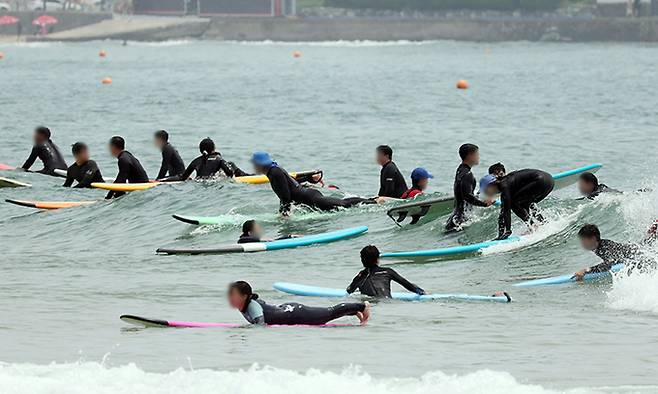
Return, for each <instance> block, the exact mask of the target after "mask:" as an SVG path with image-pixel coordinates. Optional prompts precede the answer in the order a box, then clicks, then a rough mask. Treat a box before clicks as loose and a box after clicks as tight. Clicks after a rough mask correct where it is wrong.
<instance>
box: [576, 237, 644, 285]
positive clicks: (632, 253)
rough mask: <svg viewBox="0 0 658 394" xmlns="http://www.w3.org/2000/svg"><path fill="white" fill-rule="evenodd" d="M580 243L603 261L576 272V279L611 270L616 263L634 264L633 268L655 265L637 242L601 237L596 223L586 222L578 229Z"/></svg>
mask: <svg viewBox="0 0 658 394" xmlns="http://www.w3.org/2000/svg"><path fill="white" fill-rule="evenodd" d="M578 238H579V239H580V245H581V246H582V247H583V249H585V250H589V251H592V252H594V254H595V255H597V256H598V257H599V258H601V260H603V262H602V263H600V264H597V265H595V266H592V267H589V268H585V269H582V270H580V271H578V272H576V273H575V274H574V279H576V280H583V277H584V276H585V274H589V273H592V272H607V271H610V269H611V268H612V266H613V265H615V264H620V263H621V264H632V265H633V268H640V269H642V268H646V267H655V262H654V261H653V260H651V259H649V258H647V257H646V256H644V254H643V253H642V249H641V248H640V246H639V245H636V244H631V243H627V244H622V243H619V242H615V241H611V240H609V239H601V231H600V230H599V228H598V227H597V226H596V225H594V224H586V225H584V226H583V227H581V228H580V230H579V231H578Z"/></svg>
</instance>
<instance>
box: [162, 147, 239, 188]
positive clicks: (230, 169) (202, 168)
mask: <svg viewBox="0 0 658 394" xmlns="http://www.w3.org/2000/svg"><path fill="white" fill-rule="evenodd" d="M199 152H201V156H199V157H197V158H196V159H194V160H192V162H191V163H190V165H189V166H187V168H186V169H185V172H183V174H182V175H179V176H173V177H169V178H165V179H164V181H165V182H169V181H186V180H188V179H189V178H190V176H191V175H192V173H193V172H196V179H212V178H215V177H217V175H218V174H219V172H220V171H222V172H224V174H225V175H226V176H227V177H229V178H232V177H234V176H248V175H251V174H248V173H246V172H244V171H242V170H241V169H240V168H238V166H236V165H235V163H233V162H229V161H226V160H224V158H223V157H222V155H221V153H219V152H217V151H216V150H215V142H214V141H213V140H211V139H210V138H204V139H203V140H201V142H200V143H199Z"/></svg>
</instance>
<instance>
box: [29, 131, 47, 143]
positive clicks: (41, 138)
mask: <svg viewBox="0 0 658 394" xmlns="http://www.w3.org/2000/svg"><path fill="white" fill-rule="evenodd" d="M32 139H33V140H34V143H35V144H43V143H44V142H46V138H45V137H44V136H42V135H41V134H39V133H37V132H36V131H35V132H34V134H33V135H32Z"/></svg>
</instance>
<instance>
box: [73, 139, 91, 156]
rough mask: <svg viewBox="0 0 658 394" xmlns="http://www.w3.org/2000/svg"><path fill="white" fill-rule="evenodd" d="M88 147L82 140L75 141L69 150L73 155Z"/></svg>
mask: <svg viewBox="0 0 658 394" xmlns="http://www.w3.org/2000/svg"><path fill="white" fill-rule="evenodd" d="M88 149H89V148H87V144H85V143H84V142H76V143H75V144H73V145H71V152H72V153H73V154H74V155H77V154H78V153H82V152H84V151H86V150H88Z"/></svg>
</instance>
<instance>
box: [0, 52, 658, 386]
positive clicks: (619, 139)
mask: <svg viewBox="0 0 658 394" xmlns="http://www.w3.org/2000/svg"><path fill="white" fill-rule="evenodd" d="M101 49H103V50H106V51H107V52H108V57H107V58H105V59H101V58H99V57H98V52H99V51H100V50H101ZM0 51H2V52H3V53H4V55H5V57H4V59H3V60H2V61H0V162H4V163H8V164H12V165H20V164H22V162H23V160H25V158H26V157H27V155H28V153H29V150H30V134H31V129H32V128H33V127H34V126H36V125H39V124H45V125H47V126H49V127H50V128H51V129H52V130H53V139H54V141H55V142H56V143H57V144H58V145H59V146H60V147H61V148H62V150H63V151H64V152H65V153H66V157H67V159H68V160H69V161H71V155H70V153H69V146H70V145H71V144H72V143H74V142H76V141H79V140H81V141H85V142H87V143H88V144H89V146H90V147H91V150H92V156H93V158H94V159H95V160H96V161H97V162H98V163H99V165H100V166H101V169H102V170H103V172H104V174H105V175H106V176H112V175H115V174H116V171H117V170H116V164H115V161H114V160H113V159H112V158H111V157H110V155H109V153H108V152H107V148H106V143H107V140H108V139H109V138H110V137H111V136H112V135H115V134H120V135H123V136H124V137H126V139H127V141H128V150H130V151H131V152H132V153H134V154H135V155H136V156H137V157H138V158H139V159H140V160H141V161H142V163H143V164H144V166H145V167H146V169H147V171H148V172H149V174H150V175H151V176H154V175H155V174H156V172H157V170H158V166H159V162H160V155H159V152H157V151H156V149H155V148H154V147H153V146H152V143H151V137H152V133H153V131H155V130H157V129H161V128H164V129H167V130H168V131H169V132H170V133H171V141H172V143H173V144H174V145H175V146H176V147H177V148H178V150H179V151H180V153H181V155H182V156H183V158H184V160H185V161H187V162H189V161H190V160H192V159H193V158H194V157H195V156H196V155H197V152H198V150H197V144H198V142H199V141H200V140H201V139H202V138H204V137H207V136H209V137H212V138H213V139H214V140H215V142H216V143H217V146H218V148H219V150H220V151H221V152H222V154H223V155H224V156H225V157H226V158H228V159H230V160H233V161H235V162H236V163H238V165H240V166H243V167H245V168H248V164H249V163H248V158H249V155H250V154H251V152H253V151H254V150H267V151H270V152H271V153H272V154H273V155H274V156H275V157H276V159H277V160H278V162H279V163H280V164H281V165H282V166H283V167H285V168H287V169H289V170H305V169H313V168H322V169H323V170H324V171H325V178H326V179H327V180H328V181H329V182H331V183H334V184H337V185H339V186H340V187H341V191H342V193H345V194H348V195H365V196H371V195H374V194H375V193H376V191H377V188H378V175H379V168H378V167H377V165H376V164H375V163H374V159H373V151H374V148H375V147H376V146H377V145H379V144H382V143H387V144H390V145H391V146H393V148H394V149H395V157H394V159H395V161H396V162H397V164H398V166H399V167H400V168H401V169H402V171H403V172H404V173H405V174H408V173H410V171H411V170H412V169H413V168H414V167H416V166H419V165H423V166H425V167H426V168H428V169H429V170H430V171H431V172H432V173H433V174H434V175H435V176H436V178H435V179H434V180H433V181H432V183H431V187H430V193H432V195H435V196H441V195H447V194H449V193H450V190H451V185H452V178H453V175H454V171H455V168H456V167H457V165H458V162H459V159H458V156H457V152H456V151H457V148H458V146H459V145H460V144H461V143H463V142H474V143H477V144H478V145H479V146H480V147H481V153H482V165H480V166H479V167H476V168H475V169H474V172H475V174H476V177H479V176H481V175H483V174H484V173H485V172H486V168H487V166H488V165H489V164H491V163H494V162H497V161H502V162H503V163H504V164H505V165H506V166H507V168H508V169H516V168H528V167H530V168H541V169H544V170H546V171H549V172H559V171H563V170H568V169H571V168H575V167H579V166H582V165H586V164H591V163H597V162H600V163H603V164H604V167H603V169H602V170H601V171H600V172H599V177H600V179H601V180H602V181H603V182H604V183H606V184H608V185H610V186H612V187H615V188H618V189H622V190H625V191H627V192H628V193H627V194H625V195H623V196H605V197H603V198H600V199H599V200H597V201H593V202H590V201H577V200H576V198H577V191H576V190H575V188H574V187H571V188H569V189H566V190H563V191H559V192H556V193H554V194H553V195H551V196H550V197H549V198H548V199H547V200H546V201H545V202H544V203H542V208H543V209H544V211H545V213H546V216H547V217H548V218H549V219H550V222H549V224H547V225H546V226H544V227H543V228H541V229H540V230H539V231H538V232H537V233H536V234H533V235H532V236H531V237H530V239H529V241H527V242H523V243H519V244H516V245H506V246H501V247H497V248H493V249H491V250H488V251H486V252H485V253H483V254H482V255H477V256H469V257H468V258H462V259H457V260H452V261H433V262H422V263H419V262H415V263H404V262H403V263H397V264H394V265H393V267H394V268H395V269H396V270H398V271H399V272H400V273H401V274H403V275H404V276H405V277H407V278H409V279H410V280H411V281H412V282H415V283H417V284H418V285H420V286H422V287H423V288H425V289H426V290H428V291H430V292H466V293H471V294H492V293H493V292H494V291H497V290H507V291H509V292H510V294H511V295H512V297H513V299H514V302H512V303H511V304H488V303H485V304H483V303H463V302H462V303H458V302H435V303H404V302H393V301H390V302H378V303H375V304H374V305H373V316H372V320H371V322H370V324H369V325H368V326H367V327H347V328H320V329H303V328H258V327H249V328H238V329H199V330H193V329H187V330H177V329H137V328H134V327H130V326H128V325H126V324H125V323H123V322H121V321H120V320H119V315H121V314H135V315H142V316H147V317H153V318H162V319H176V320H196V321H213V322H226V323H241V322H243V320H242V317H241V316H240V314H239V313H238V312H236V311H233V310H230V309H229V308H228V306H227V304H226V299H225V295H224V293H225V288H226V285H227V283H228V282H230V281H233V280H237V279H242V280H247V281H249V282H250V283H251V284H252V285H253V287H254V288H255V290H256V291H257V292H258V293H259V294H260V295H261V297H262V298H263V299H265V300H267V301H268V302H271V303H282V302H286V301H297V302H304V303H307V304H309V305H330V304H331V303H333V302H338V301H339V300H330V299H313V298H302V297H294V296H289V295H285V294H281V293H279V292H277V291H275V290H273V289H272V283H274V282H276V281H289V282H297V283H305V284H314V285H319V286H326V287H345V286H346V285H347V284H348V283H349V282H350V280H351V279H352V277H353V276H354V275H355V274H356V273H357V272H358V270H359V269H360V262H359V256H358V252H359V250H360V248H361V247H363V246H364V245H367V244H375V245H377V246H379V247H380V249H381V250H383V251H402V250H414V249H420V248H423V249H427V248H433V247H439V246H450V245H457V244H465V243H470V242H479V241H482V240H487V239H491V238H493V237H494V236H495V231H496V230H495V229H496V211H495V209H490V210H480V211H478V212H477V213H476V220H475V221H474V223H473V225H472V226H470V227H469V228H468V230H467V231H465V232H464V233H462V234H459V235H457V236H455V235H451V236H446V235H444V234H443V233H442V231H441V230H442V225H443V222H444V221H445V219H446V218H445V217H440V218H436V219H435V220H433V221H428V222H425V223H423V224H421V225H418V226H411V227H403V228H398V227H397V226H395V225H394V224H393V222H392V221H391V220H390V219H388V218H387V217H386V214H385V212H386V209H387V207H372V206H371V207H366V208H355V209H352V210H349V211H342V212H337V213H331V214H319V213H310V212H306V211H304V210H296V211H295V212H294V215H293V216H292V217H291V218H290V219H288V220H282V219H280V218H279V217H278V215H277V214H276V212H277V207H278V202H277V200H276V198H275V196H274V195H273V193H272V192H271V190H270V189H269V187H268V186H267V185H260V186H253V185H239V184H234V183H231V182H229V181H227V180H221V179H220V180H217V181H215V182H206V183H199V182H188V183H185V184H178V185H170V186H162V187H158V188H155V189H152V190H150V191H146V192H140V193H132V194H130V195H127V196H125V197H124V198H121V199H119V200H115V201H112V202H99V203H98V204H95V205H91V206H87V207H82V208H72V209H66V210H61V211H52V212H41V211H34V210H30V209H27V208H22V207H17V206H13V205H9V204H4V203H3V204H1V205H0V212H1V213H2V215H1V216H0V234H2V238H1V240H2V241H1V243H0V244H1V245H2V252H1V253H0V392H2V393H76V392H98V393H103V392H108V393H109V392H112V393H123V392H125V393H132V392H137V391H139V392H145V393H150V392H189V393H204V392H220V393H221V392H227V393H236V392H239V393H263V392H274V393H277V392H287V393H296V392H306V391H308V390H310V389H312V390H313V391H314V392H318V393H345V392H348V391H354V392H365V393H369V392H373V393H401V392H405V393H409V392H411V393H421V392H422V393H425V392H442V393H558V392H559V393H562V392H566V393H636V392H637V393H652V392H657V391H658V378H657V377H656V365H658V364H657V363H658V352H657V351H656V349H657V346H656V345H658V336H657V335H656V330H655V327H656V324H657V323H658V287H657V286H656V285H657V284H658V276H657V275H655V274H645V275H631V276H627V275H624V274H620V275H618V276H616V277H615V278H613V279H612V280H608V281H602V282H600V283H596V284H580V285H566V286H557V287H548V288H529V289H516V288H514V287H512V284H513V283H515V282H518V281H520V280H525V279H529V278H536V277H543V276H548V275H558V274H565V273H569V272H574V271H576V270H577V269H580V268H582V267H585V266H588V265H592V264H594V263H596V261H597V260H596V258H595V256H593V255H592V254H590V253H587V252H585V251H582V250H581V249H580V248H579V246H578V244H577V240H576V239H575V234H576V232H577V230H578V228H579V226H580V225H582V224H583V223H596V224H598V225H599V226H600V227H601V229H602V231H603V234H604V236H605V237H607V238H611V239H615V240H619V241H624V242H627V241H636V240H639V239H640V238H641V237H642V235H643V232H644V231H645V229H646V227H648V226H649V225H650V224H651V222H652V221H653V220H654V219H655V218H656V216H657V215H658V191H654V192H645V193H635V192H633V191H634V190H637V189H639V188H644V187H648V188H653V189H657V188H658V185H657V184H656V178H655V166H656V153H655V151H656V150H655V148H656V142H657V139H658V137H657V135H658V134H657V133H656V131H657V128H656V122H655V119H656V115H658V111H657V110H656V98H655V88H656V86H658V74H656V73H655V64H656V62H657V61H658V48H656V47H655V46H651V45H633V44H549V43H499V44H486V43H462V42H460V43H457V42H423V43H414V42H390V43H376V42H327V43H317V44H303V43H286V44H283V43H270V42H264V43H237V42H236V43H218V42H187V41H177V42H169V43H157V44H156V43H132V42H131V43H129V44H128V45H127V46H122V45H121V43H116V42H93V43H80V44H58V43H48V44H28V45H9V44H5V45H0ZM294 51H300V52H301V54H302V56H301V57H300V58H293V56H292V53H293V52H294ZM108 76H109V77H112V78H113V84H112V85H102V84H101V83H100V81H101V79H103V78H105V77H108ZM458 79H466V80H468V81H469V83H470V85H471V88H470V89H469V90H465V91H460V90H457V89H455V87H454V86H455V82H456V81H457V80H458ZM0 176H4V177H10V178H14V179H18V180H21V181H24V182H29V183H31V184H33V187H32V188H29V189H0V198H2V199H5V198H15V199H27V200H46V201H58V200H63V201H77V200H92V199H102V197H103V195H104V193H102V192H100V191H97V190H68V189H63V188H61V187H60V185H61V183H62V182H61V180H59V179H55V178H50V177H45V176H40V175H36V174H26V173H15V172H2V173H1V174H0ZM176 213H177V214H188V215H203V216H220V217H221V222H220V224H219V225H216V226H208V227H191V226H188V225H185V224H183V223H180V222H177V221H175V220H173V219H172V218H171V215H172V214H176ZM251 218H255V219H258V220H259V221H261V222H262V223H263V224H264V226H265V228H266V230H267V232H268V234H270V235H272V236H276V235H279V234H289V233H297V234H311V233H319V232H325V231H331V230H336V229H342V228H347V227H351V226H356V225H368V226H369V227H370V231H369V233H368V234H366V235H364V236H362V237H358V238H355V239H352V240H349V241H344V242H338V243H334V244H330V245H325V246H314V247H307V248H301V249H296V250H284V251H278V252H268V253H260V254H248V255H230V256H176V257H163V256H156V255H155V253H154V251H155V249H156V248H158V247H162V246H175V247H212V246H216V245H221V244H226V243H232V242H234V241H235V240H236V238H237V236H238V234H239V232H240V226H241V224H242V222H243V221H244V220H246V219H251ZM515 230H516V232H517V233H519V234H521V233H523V232H524V231H525V229H524V228H523V225H522V224H521V223H519V222H515ZM647 252H648V253H654V252H653V251H651V250H649V251H647ZM348 321H349V320H347V319H346V320H345V322H348Z"/></svg>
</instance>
